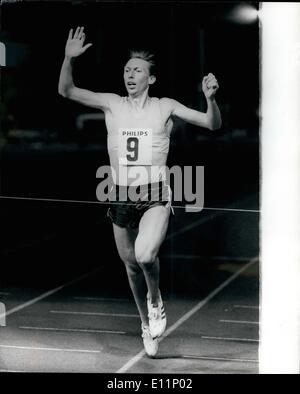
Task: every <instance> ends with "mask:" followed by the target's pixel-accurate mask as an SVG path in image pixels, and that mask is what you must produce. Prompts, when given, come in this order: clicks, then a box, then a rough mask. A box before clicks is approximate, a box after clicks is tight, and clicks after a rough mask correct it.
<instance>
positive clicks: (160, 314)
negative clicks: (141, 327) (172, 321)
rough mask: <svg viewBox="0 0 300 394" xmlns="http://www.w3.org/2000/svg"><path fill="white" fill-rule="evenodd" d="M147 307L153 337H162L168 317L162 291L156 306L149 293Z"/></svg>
mask: <svg viewBox="0 0 300 394" xmlns="http://www.w3.org/2000/svg"><path fill="white" fill-rule="evenodd" d="M147 307H148V317H149V328H150V332H151V335H152V337H153V338H157V337H160V336H161V335H162V334H163V333H164V331H165V329H166V326H167V317H166V314H165V309H164V305H163V302H162V299H161V294H160V292H159V300H158V305H157V306H156V307H155V306H154V305H153V304H151V301H150V296H149V293H148V294H147Z"/></svg>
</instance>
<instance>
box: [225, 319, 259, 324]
mask: <svg viewBox="0 0 300 394" xmlns="http://www.w3.org/2000/svg"><path fill="white" fill-rule="evenodd" d="M219 322H221V323H233V324H235V323H236V324H259V322H258V321H247V320H219Z"/></svg>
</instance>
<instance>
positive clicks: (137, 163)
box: [58, 27, 221, 357]
mask: <svg viewBox="0 0 300 394" xmlns="http://www.w3.org/2000/svg"><path fill="white" fill-rule="evenodd" d="M84 41H85V33H84V28H83V27H77V29H76V30H75V32H74V33H73V30H72V29H71V30H70V32H69V37H68V40H67V43H66V47H65V58H64V61H63V64H62V68H61V73H60V78H59V88H58V91H59V93H60V94H61V95H62V96H64V97H67V98H69V99H71V100H75V101H77V102H79V103H81V104H84V105H87V106H89V107H93V108H97V109H99V110H102V111H103V112H104V114H105V121H106V127H107V131H108V153H109V158H110V164H111V169H112V175H113V180H114V184H115V185H114V190H113V191H114V192H115V196H116V199H117V201H122V200H123V198H120V196H121V195H122V193H123V192H126V195H127V196H132V195H133V194H131V192H136V194H138V196H139V198H138V199H136V198H127V200H126V201H123V202H118V203H117V204H112V206H111V208H110V209H109V212H108V213H109V216H110V218H111V220H112V222H113V232H114V237H115V242H116V245H117V249H118V252H119V255H120V258H121V259H122V261H123V262H124V263H125V267H126V271H127V276H128V280H129V284H130V287H131V290H132V293H133V296H134V299H135V302H136V305H137V308H138V311H139V314H140V318H141V322H142V337H143V343H144V347H145V351H146V353H147V355H149V356H151V357H153V356H155V354H156V353H157V350H158V337H159V336H161V335H162V334H163V332H164V330H165V328H166V315H165V311H164V307H163V302H162V298H161V294H160V290H159V259H158V251H159V248H160V246H161V244H162V242H163V240H164V238H165V235H166V232H167V227H168V222H169V215H170V209H171V205H170V201H171V196H170V188H169V186H168V185H167V184H166V176H165V171H164V168H165V165H166V161H167V156H168V151H169V142H170V133H171V129H172V125H173V122H172V116H178V117H179V118H181V119H183V120H184V121H186V122H189V123H192V124H195V125H198V126H202V127H206V128H208V129H210V130H215V129H218V128H219V127H220V126H221V115H220V111H219V108H218V105H217V103H216V101H215V94H216V92H217V90H218V88H219V86H218V82H217V80H216V78H215V77H214V75H212V74H209V75H207V76H206V77H204V78H203V82H202V89H203V93H204V95H205V97H206V101H207V111H206V113H203V112H199V111H196V110H193V109H190V108H188V107H186V106H184V105H182V104H180V103H179V102H177V101H176V100H173V99H170V98H161V99H158V98H154V97H150V96H149V94H148V91H149V87H150V86H151V85H153V84H154V83H155V80H156V77H155V75H154V73H153V68H154V66H155V64H154V60H153V55H151V54H149V53H148V52H145V51H139V52H131V55H130V57H129V60H128V62H127V63H126V65H125V67H124V82H125V87H126V89H127V93H128V96H127V97H120V96H119V95H117V94H112V93H95V92H92V91H88V90H85V89H81V88H78V87H77V86H75V84H74V82H73V78H72V63H73V59H75V58H76V57H78V56H80V55H81V54H83V53H84V52H85V51H86V50H87V49H88V48H89V47H90V46H91V45H92V44H86V45H84ZM133 179H134V183H133V182H132V180H133ZM130 180H131V181H130ZM157 197H159V198H157ZM144 281H145V282H146V287H147V296H146V290H145V282H144ZM145 299H146V300H147V302H146V304H147V305H145Z"/></svg>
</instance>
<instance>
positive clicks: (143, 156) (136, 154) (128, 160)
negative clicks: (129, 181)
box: [119, 128, 152, 166]
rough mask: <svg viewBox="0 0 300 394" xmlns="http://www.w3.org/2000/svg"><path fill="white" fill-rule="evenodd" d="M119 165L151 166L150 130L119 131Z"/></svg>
mask: <svg viewBox="0 0 300 394" xmlns="http://www.w3.org/2000/svg"><path fill="white" fill-rule="evenodd" d="M119 164H120V165H125V166H129V165H132V166H146V165H152V130H151V129H125V128H124V129H123V128H122V129H119Z"/></svg>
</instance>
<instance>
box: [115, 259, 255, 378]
mask: <svg viewBox="0 0 300 394" xmlns="http://www.w3.org/2000/svg"><path fill="white" fill-rule="evenodd" d="M257 261H258V257H255V258H254V259H252V260H250V261H249V263H248V264H246V265H244V266H243V267H242V268H240V269H239V270H238V271H237V272H235V273H234V274H233V275H231V276H230V277H229V278H228V279H226V280H225V281H224V282H223V283H222V284H221V285H219V286H218V287H217V288H216V289H215V290H213V291H212V292H211V293H210V294H209V295H208V296H207V297H205V298H204V299H203V300H201V301H200V302H198V304H197V305H196V306H194V308H192V309H191V310H190V311H189V312H187V313H185V314H184V315H183V316H182V317H181V318H180V319H178V320H177V321H176V322H175V323H174V324H173V325H172V326H171V327H170V328H169V329H168V330H166V331H165V333H164V334H163V336H162V337H161V338H159V340H158V341H159V342H160V341H162V340H163V339H164V338H166V337H167V336H168V335H169V334H171V333H172V332H173V331H175V330H176V329H177V328H178V327H179V326H181V325H182V324H183V323H184V322H185V321H186V320H188V319H189V318H190V317H191V316H193V315H194V314H195V313H196V312H198V311H199V310H200V309H201V308H202V307H203V306H204V305H206V304H207V303H208V302H209V301H210V300H211V299H212V298H213V297H214V296H216V295H217V294H218V293H220V291H222V290H223V289H224V288H225V287H226V286H228V285H229V284H230V283H231V282H232V281H233V280H234V279H235V278H237V277H238V276H239V275H240V274H241V273H242V272H243V271H245V270H247V269H248V268H249V267H250V266H251V265H253V264H254V263H256V262H257ZM145 354H146V353H145V350H141V351H140V352H139V353H138V354H136V355H135V356H134V357H133V358H131V359H130V360H129V361H127V363H125V364H124V365H123V366H122V367H121V368H119V369H118V370H117V371H116V373H124V372H127V371H128V370H129V369H130V368H131V367H132V366H133V365H134V364H136V363H137V362H138V361H139V360H140V359H141V358H142V357H143V356H144V355H145Z"/></svg>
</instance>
